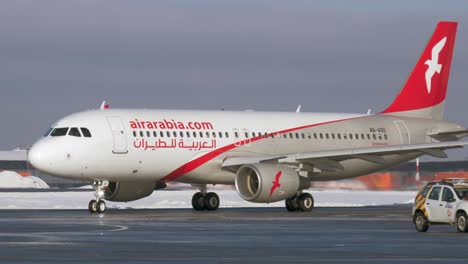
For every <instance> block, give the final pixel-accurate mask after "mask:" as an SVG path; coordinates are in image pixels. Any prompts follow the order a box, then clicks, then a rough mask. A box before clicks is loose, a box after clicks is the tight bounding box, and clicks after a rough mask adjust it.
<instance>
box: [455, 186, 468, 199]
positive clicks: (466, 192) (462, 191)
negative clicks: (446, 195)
mask: <svg viewBox="0 0 468 264" xmlns="http://www.w3.org/2000/svg"><path fill="white" fill-rule="evenodd" d="M454 189H455V192H456V193H457V196H458V198H460V199H463V196H468V187H459V188H454ZM466 199H468V197H467V198H466Z"/></svg>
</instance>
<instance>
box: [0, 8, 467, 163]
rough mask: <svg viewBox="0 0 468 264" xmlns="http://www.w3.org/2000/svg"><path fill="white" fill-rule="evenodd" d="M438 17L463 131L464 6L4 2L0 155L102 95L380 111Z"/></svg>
mask: <svg viewBox="0 0 468 264" xmlns="http://www.w3.org/2000/svg"><path fill="white" fill-rule="evenodd" d="M439 20H456V21H458V22H459V23H460V24H459V29H458V35H457V42H456V44H455V53H454V60H453V64H452V74H451V79H450V82H449V92H448V98H447V101H448V102H447V107H446V117H447V119H449V120H452V121H456V122H459V123H461V124H463V125H465V126H468V115H467V112H468V107H467V106H466V102H467V100H468V2H464V1H457V0H452V1H426V0H420V1H411V2H410V1H394V0H392V1H375V0H362V1H344V0H343V1H333V0H332V1H330V0H327V1H257V0H249V1H242V0H241V1H234V0H232V1H214V0H213V1H203V0H202V1H195V0H194V1H174V0H167V1H150V0H140V1H138V0H137V1H130V0H129V1H118V0H117V1H115V0H113V1H111V0H109V1H105V0H101V1H99V0H92V1H91V0H90V1H86V0H79V1H62V0H57V1H48V0H42V1H35V0H31V1H8V0H6V1H5V0H4V1H1V2H0V87H1V88H0V89H1V94H0V121H1V123H2V126H1V137H0V149H2V150H6V149H12V148H15V147H17V146H19V145H27V144H31V143H33V142H34V141H35V140H36V139H37V138H38V137H39V136H40V135H42V134H43V132H44V131H45V130H46V129H47V128H48V127H49V126H50V125H51V124H52V123H54V122H55V121H56V120H57V119H59V118H60V117H63V116H65V115H67V114H70V113H73V112H76V111H81V110H85V109H91V108H97V107H98V106H99V104H100V102H101V100H103V99H107V100H109V101H110V102H111V107H114V108H121V107H125V108H164V109H179V108H182V109H221V108H224V109H232V110H245V109H254V110H273V111H294V110H295V108H296V107H297V105H298V104H302V109H303V111H308V112H320V111H323V112H366V111H367V109H368V108H371V109H373V110H374V111H379V110H382V109H384V108H385V107H386V106H387V105H388V104H389V103H390V102H391V101H392V99H393V97H394V96H395V95H396V94H397V93H398V91H399V90H400V88H401V86H402V84H403V82H404V81H405V79H406V77H407V76H408V74H409V72H410V71H411V69H412V68H413V66H414V64H415V63H416V60H417V59H418V57H419V55H420V53H421V52H422V49H423V48H424V46H425V44H426V42H427V40H428V39H429V37H430V35H431V34H432V32H433V30H434V27H435V25H436V23H437V22H438V21H439ZM467 153H468V152H467ZM460 155H465V154H460Z"/></svg>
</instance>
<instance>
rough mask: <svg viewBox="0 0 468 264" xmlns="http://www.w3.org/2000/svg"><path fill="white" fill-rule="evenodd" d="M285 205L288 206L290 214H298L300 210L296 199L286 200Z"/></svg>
mask: <svg viewBox="0 0 468 264" xmlns="http://www.w3.org/2000/svg"><path fill="white" fill-rule="evenodd" d="M284 204H285V205H286V210H288V212H296V211H297V210H298V208H297V200H296V199H290V198H288V199H286V200H284Z"/></svg>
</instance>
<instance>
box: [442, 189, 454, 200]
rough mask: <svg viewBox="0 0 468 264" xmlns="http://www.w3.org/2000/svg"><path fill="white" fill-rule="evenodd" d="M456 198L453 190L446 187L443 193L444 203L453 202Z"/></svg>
mask: <svg viewBox="0 0 468 264" xmlns="http://www.w3.org/2000/svg"><path fill="white" fill-rule="evenodd" d="M454 198H455V196H454V194H453V192H452V190H450V189H449V188H447V187H445V188H444V192H443V193H442V201H444V202H448V201H453V199H454Z"/></svg>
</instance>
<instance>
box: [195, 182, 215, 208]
mask: <svg viewBox="0 0 468 264" xmlns="http://www.w3.org/2000/svg"><path fill="white" fill-rule="evenodd" d="M197 187H199V189H200V192H197V193H195V194H194V195H193V197H192V207H193V209H194V210H195V211H203V210H208V211H215V210H217V209H218V207H219V196H218V195H217V194H216V193H214V192H207V191H206V186H197Z"/></svg>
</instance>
